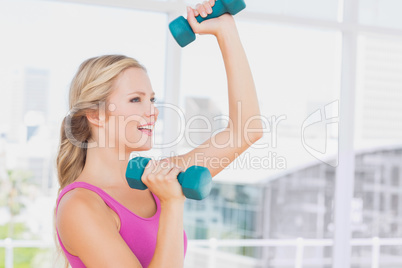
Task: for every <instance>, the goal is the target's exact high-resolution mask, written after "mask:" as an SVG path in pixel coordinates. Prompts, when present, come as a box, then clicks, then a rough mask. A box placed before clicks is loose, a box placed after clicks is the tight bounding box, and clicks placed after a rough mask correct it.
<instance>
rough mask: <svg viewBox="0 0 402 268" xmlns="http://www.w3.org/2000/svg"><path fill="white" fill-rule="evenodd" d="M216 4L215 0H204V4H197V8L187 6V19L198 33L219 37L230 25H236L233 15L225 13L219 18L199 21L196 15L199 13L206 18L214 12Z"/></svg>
mask: <svg viewBox="0 0 402 268" xmlns="http://www.w3.org/2000/svg"><path fill="white" fill-rule="evenodd" d="M214 5H215V0H209V1H204V2H203V3H202V4H197V5H196V6H195V9H193V8H191V7H187V21H188V23H189V24H190V26H191V28H192V29H193V32H194V33H197V34H213V35H215V36H216V37H218V35H219V34H221V33H222V32H223V31H225V30H228V28H230V27H235V23H234V19H233V16H232V15H230V14H228V13H225V14H223V15H221V16H219V17H217V18H213V19H208V20H205V21H203V22H201V23H198V21H197V20H196V18H195V17H197V16H198V15H199V16H201V17H203V18H205V17H207V16H208V15H209V14H211V13H212V8H213V6H214Z"/></svg>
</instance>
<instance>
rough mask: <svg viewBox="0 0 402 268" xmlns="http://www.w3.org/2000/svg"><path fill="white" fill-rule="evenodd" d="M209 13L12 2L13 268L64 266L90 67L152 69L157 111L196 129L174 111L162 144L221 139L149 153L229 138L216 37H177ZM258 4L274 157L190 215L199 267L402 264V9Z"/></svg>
mask: <svg viewBox="0 0 402 268" xmlns="http://www.w3.org/2000/svg"><path fill="white" fill-rule="evenodd" d="M195 3H196V2H195V1H180V0H177V1H174V0H172V1H156V0H152V1H151V0H150V1H140V0H132V1H125V0H119V1H112V0H104V1H100V0H75V1H73V0H65V1H62V0H61V1H44V0H29V1H28V0H26V1H23V0H0V40H1V42H0V267H6V268H10V267H53V266H54V265H56V266H57V265H60V264H59V263H60V262H57V261H56V260H55V253H54V244H53V235H54V233H53V221H52V212H53V208H54V205H55V200H56V195H57V191H58V184H57V176H56V171H55V166H56V165H55V158H56V154H57V146H58V142H59V129H60V124H61V121H62V119H63V117H64V116H65V115H66V114H67V112H68V90H69V83H70V82H71V79H72V77H73V75H74V74H75V72H76V70H77V68H78V66H79V65H80V63H81V62H82V61H84V60H85V59H87V58H90V57H94V56H98V55H102V54H125V55H127V56H131V57H134V58H136V59H138V60H139V61H140V62H141V63H142V64H143V65H145V66H146V68H147V70H148V73H149V76H150V78H151V81H152V86H153V89H154V91H155V92H156V98H157V99H158V102H157V103H158V104H159V105H161V107H162V105H163V104H173V105H176V106H178V107H180V109H182V112H183V113H184V115H185V121H183V120H181V118H179V116H178V115H177V114H175V113H172V112H171V111H168V110H164V109H163V108H161V116H160V118H159V119H160V120H159V122H158V124H157V126H156V135H155V145H161V144H163V143H169V142H171V141H172V140H175V139H176V138H177V134H178V129H180V127H185V128H186V129H189V128H191V129H194V128H199V129H206V128H207V127H206V125H205V124H204V123H202V122H195V123H194V124H191V125H189V124H186V122H189V121H188V120H189V119H191V118H192V117H193V116H196V115H203V116H205V117H206V118H208V120H209V122H210V124H211V126H212V129H211V131H210V133H199V134H198V133H195V134H191V135H190V136H189V137H188V138H189V139H190V140H189V139H188V138H187V139H186V138H184V137H181V139H179V142H177V143H175V144H174V145H173V146H170V147H168V148H161V147H160V146H155V148H154V149H152V150H151V151H149V152H142V153H141V154H140V155H143V156H152V157H155V158H157V157H161V156H168V155H170V154H179V153H183V152H187V151H189V150H191V149H192V147H193V146H194V144H199V143H202V142H203V141H204V140H205V139H207V138H208V137H209V136H210V135H211V133H213V131H217V130H219V129H220V128H222V127H223V126H224V125H225V124H224V121H223V122H222V120H221V121H219V120H214V118H215V119H216V118H217V117H218V116H225V115H226V116H227V115H228V98H227V97H228V92H227V87H226V77H225V69H224V65H223V61H222V57H221V55H220V50H219V47H218V45H217V42H216V40H215V38H214V37H211V36H197V40H196V41H195V42H194V43H192V44H190V45H188V46H187V47H185V48H180V47H179V46H178V45H177V44H176V43H175V41H174V40H173V39H172V37H171V35H170V32H169V31H168V23H169V22H170V21H171V20H172V19H174V18H176V17H177V16H178V15H184V13H185V12H184V11H185V5H186V4H190V5H193V6H194V5H195ZM246 3H247V8H246V9H245V10H243V11H242V12H240V13H239V14H238V15H236V17H235V19H236V23H237V27H238V30H239V33H240V36H241V39H242V43H243V46H244V49H245V50H246V54H247V56H248V59H249V63H250V66H251V69H252V72H253V75H254V80H255V84H256V87H257V94H258V98H259V103H260V109H261V114H262V116H263V117H264V118H265V122H267V125H266V126H265V130H266V133H265V134H264V137H263V139H261V140H260V141H259V142H258V144H259V145H265V147H264V148H250V149H249V150H247V151H246V152H244V153H243V155H242V157H239V158H238V159H237V160H236V161H235V162H233V163H232V164H231V165H230V166H229V167H228V168H227V169H225V170H224V171H223V172H221V173H220V174H219V175H217V176H216V177H215V178H214V181H215V184H214V189H213V191H212V193H211V196H210V197H209V198H207V199H206V200H203V201H200V202H195V201H191V200H188V201H187V202H186V214H185V219H184V221H185V229H186V232H187V234H188V237H189V239H190V243H189V245H190V248H189V252H188V254H187V256H186V267H337V268H338V267H339V268H340V267H342V268H344V267H400V266H402V258H401V257H400V256H401V254H402V242H401V239H402V228H401V226H402V187H401V186H402V161H401V160H402V159H401V158H402V146H401V144H402V143H401V137H402V108H401V107H402V106H401V103H402V17H401V16H400V11H401V10H402V2H400V1H397V0H364V1H360V3H358V2H357V1H356V0H350V1H347V2H345V3H344V2H343V1H341V0H339V1H336V0H320V1H318V0H302V1H300V0H297V1H296V0H286V1H284V0H281V1H279V0H269V1H267V0H249V1H247V0H246ZM275 118H276V121H275ZM275 122H276V123H275ZM274 125H276V128H273V126H274ZM247 157H248V158H247ZM254 160H255V162H253V163H255V164H251V163H252V161H254ZM229 239H230V240H229ZM246 239H251V240H246ZM359 239H360V240H359ZM350 242H351V245H352V246H350ZM247 243H250V244H247ZM286 243H287V244H286ZM309 243H310V244H309ZM285 244H286V245H285ZM247 245H249V246H247ZM204 246H205V247H204ZM344 249H346V250H344ZM236 265H237V266H236Z"/></svg>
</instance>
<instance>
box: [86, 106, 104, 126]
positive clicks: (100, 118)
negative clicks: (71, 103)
mask: <svg viewBox="0 0 402 268" xmlns="http://www.w3.org/2000/svg"><path fill="white" fill-rule="evenodd" d="M85 114H86V117H87V119H88V121H89V123H91V124H92V125H94V126H96V127H104V126H105V116H104V115H103V114H102V113H100V112H99V110H89V111H87V112H86V113H85Z"/></svg>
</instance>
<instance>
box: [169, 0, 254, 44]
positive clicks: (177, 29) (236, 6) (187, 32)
mask: <svg viewBox="0 0 402 268" xmlns="http://www.w3.org/2000/svg"><path fill="white" fill-rule="evenodd" d="M245 7H246V3H244V0H216V2H215V5H214V6H213V7H212V13H211V14H209V15H208V16H206V17H205V18H203V17H201V15H198V16H197V17H196V19H197V21H198V22H199V23H201V22H202V21H204V20H208V19H213V18H216V17H219V16H221V15H223V14H224V13H229V14H232V15H236V14H237V13H238V12H240V11H241V10H243V9H244V8H245ZM169 30H170V32H171V33H172V35H173V37H174V39H175V40H176V41H177V43H178V44H179V45H180V46H181V47H185V46H187V45H188V44H190V43H191V42H193V41H194V40H195V33H194V32H193V30H192V29H191V26H190V24H189V23H188V21H187V20H186V19H185V18H184V17H183V16H180V17H178V18H176V19H175V20H173V21H172V22H170V23H169Z"/></svg>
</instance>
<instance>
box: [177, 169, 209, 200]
mask: <svg viewBox="0 0 402 268" xmlns="http://www.w3.org/2000/svg"><path fill="white" fill-rule="evenodd" d="M177 179H178V180H179V183H180V184H181V187H182V190H183V194H184V195H185V196H186V197H187V198H190V199H195V200H202V199H204V198H205V197H207V196H208V195H209V193H210V192H211V188H212V183H211V180H212V177H211V173H210V172H209V170H208V169H207V168H205V167H202V166H191V167H189V168H187V169H186V172H181V173H180V174H179V176H177Z"/></svg>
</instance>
